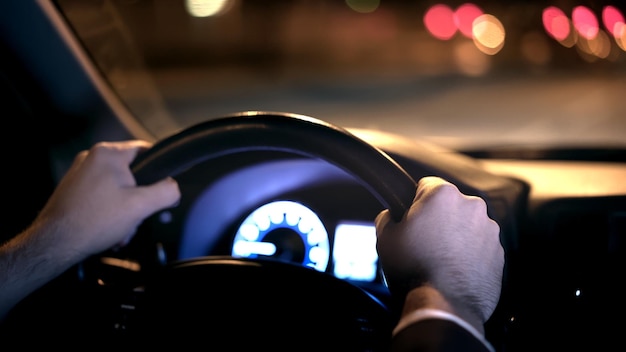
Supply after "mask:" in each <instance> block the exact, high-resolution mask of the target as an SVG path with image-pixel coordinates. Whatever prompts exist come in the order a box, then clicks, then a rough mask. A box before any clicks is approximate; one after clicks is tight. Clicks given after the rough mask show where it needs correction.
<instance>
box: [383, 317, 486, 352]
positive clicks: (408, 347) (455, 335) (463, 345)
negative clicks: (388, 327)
mask: <svg viewBox="0 0 626 352" xmlns="http://www.w3.org/2000/svg"><path fill="white" fill-rule="evenodd" d="M390 351H391V352H401V351H402V352H404V351H466V352H472V351H480V352H489V348H488V347H487V346H485V344H484V343H483V341H481V340H479V339H477V338H476V337H475V336H474V335H472V334H471V333H470V332H469V331H467V330H466V329H464V328H463V327H462V326H460V325H458V324H456V323H454V322H451V321H449V320H445V319H425V320H420V321H418V322H416V323H413V324H411V325H409V326H407V327H406V328H404V329H402V330H401V331H398V332H397V333H396V335H395V336H394V337H393V339H392V344H391V349H390Z"/></svg>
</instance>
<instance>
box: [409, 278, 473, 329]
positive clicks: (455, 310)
mask: <svg viewBox="0 0 626 352" xmlns="http://www.w3.org/2000/svg"><path fill="white" fill-rule="evenodd" d="M423 309H433V310H438V311H441V312H446V313H449V314H452V315H454V316H457V317H459V318H461V319H462V320H464V321H465V322H467V323H468V324H469V325H471V326H472V327H473V328H474V329H475V330H476V331H477V332H478V333H480V334H481V335H484V331H485V329H484V325H483V321H482V319H481V317H480V316H478V315H476V314H475V313H474V311H473V310H472V309H471V308H469V307H465V305H464V304H462V302H461V303H459V302H453V301H452V300H450V299H448V298H446V297H445V296H444V295H443V294H442V293H441V292H440V291H439V290H437V289H436V288H434V287H432V286H430V285H427V284H424V285H421V286H419V287H416V288H414V289H412V290H410V291H409V292H408V293H407V295H406V297H405V300H404V305H403V307H402V312H401V318H404V317H405V316H408V315H410V314H413V312H415V311H416V310H423Z"/></svg>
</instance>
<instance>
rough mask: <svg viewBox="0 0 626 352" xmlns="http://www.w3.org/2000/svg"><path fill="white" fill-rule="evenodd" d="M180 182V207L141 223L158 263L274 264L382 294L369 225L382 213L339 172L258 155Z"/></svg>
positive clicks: (209, 166) (200, 168) (192, 173)
mask: <svg viewBox="0 0 626 352" xmlns="http://www.w3.org/2000/svg"><path fill="white" fill-rule="evenodd" d="M177 181H178V182H179V185H180V187H181V192H182V194H183V196H182V197H181V203H180V204H179V205H178V206H177V207H175V208H172V209H168V210H165V211H162V212H160V213H157V214H155V215H154V216H153V217H152V218H150V219H148V221H146V223H145V224H144V229H145V230H146V231H147V232H150V233H151V236H154V240H155V241H156V242H157V243H160V244H161V245H162V247H161V249H160V255H159V256H160V258H162V259H161V260H162V261H173V260H185V259H191V258H198V257H202V256H208V255H228V256H234V257H240V258H253V259H254V258H264V259H273V260H278V261H285V262H290V263H295V264H298V265H302V266H306V267H310V268H312V269H314V270H317V271H320V272H325V273H328V274H331V275H333V276H335V277H337V278H340V279H344V280H348V281H351V282H354V283H355V284H357V285H362V286H367V287H375V288H377V289H380V290H385V288H386V285H385V283H384V278H383V276H382V274H381V271H380V266H379V264H378V256H377V253H376V232H375V227H374V223H373V220H374V218H375V217H376V215H378V213H379V212H380V211H382V210H383V207H382V205H381V203H380V202H379V201H378V200H377V199H376V198H375V197H374V196H372V195H371V194H370V192H369V191H368V190H367V189H366V188H364V187H363V186H362V185H361V184H359V182H358V181H357V180H356V179H354V178H353V177H352V176H350V175H349V174H348V173H346V172H345V171H344V170H341V169H340V168H338V167H336V166H333V165H331V164H329V163H327V162H323V161H320V160H316V159H310V158H306V157H300V156H294V155H289V154H288V153H282V152H255V153H246V154H241V155H234V156H233V155H231V156H229V157H228V160H220V161H219V162H206V163H203V164H200V165H196V166H194V167H193V168H191V169H189V170H186V171H185V172H183V173H181V174H180V175H179V176H178V177H177ZM146 227H147V228H146Z"/></svg>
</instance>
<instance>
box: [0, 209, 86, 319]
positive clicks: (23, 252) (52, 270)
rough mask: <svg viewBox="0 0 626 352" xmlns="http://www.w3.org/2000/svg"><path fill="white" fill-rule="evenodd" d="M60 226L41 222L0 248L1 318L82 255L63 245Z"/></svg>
mask: <svg viewBox="0 0 626 352" xmlns="http://www.w3.org/2000/svg"><path fill="white" fill-rule="evenodd" d="M61 228H62V226H58V224H57V225H55V224H52V223H46V224H44V223H43V222H42V221H38V222H35V223H34V224H33V225H32V226H30V227H29V228H28V229H26V230H25V231H24V232H22V233H20V234H19V235H18V236H16V237H14V238H13V239H11V240H10V241H8V242H7V243H5V244H4V245H2V246H1V247H0V297H1V299H0V320H2V319H3V318H4V317H5V316H6V315H7V314H8V312H9V311H10V310H11V309H12V308H13V307H14V306H15V305H16V304H17V303H19V302H20V301H21V300H22V299H24V298H25V297H26V296H28V295H29V294H31V293H32V292H34V291H35V290H37V289H38V288H40V287H41V286H43V285H44V284H45V283H46V282H48V281H50V280H51V279H52V278H54V277H57V276H58V275H60V274H61V273H63V272H64V271H65V270H67V269H68V268H69V267H70V266H71V265H72V263H73V262H75V261H76V258H77V257H79V256H80V254H79V253H72V252H71V251H70V250H68V249H67V248H64V246H63V245H62V244H63V243H62V241H60V237H61V236H60V233H61V231H62V229H61ZM52 248H54V250H52Z"/></svg>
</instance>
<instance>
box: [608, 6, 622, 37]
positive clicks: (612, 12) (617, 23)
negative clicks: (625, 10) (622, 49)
mask: <svg viewBox="0 0 626 352" xmlns="http://www.w3.org/2000/svg"><path fill="white" fill-rule="evenodd" d="M625 22H626V21H625V20H624V15H623V14H622V13H621V12H620V10H619V9H618V8H616V7H615V6H605V7H604V8H603V9H602V23H603V24H604V28H606V30H607V31H608V32H609V33H610V34H611V35H612V36H613V37H618V35H619V32H620V30H621V28H622V27H623V26H624V23H625Z"/></svg>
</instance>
